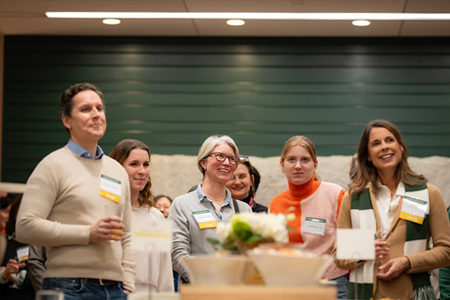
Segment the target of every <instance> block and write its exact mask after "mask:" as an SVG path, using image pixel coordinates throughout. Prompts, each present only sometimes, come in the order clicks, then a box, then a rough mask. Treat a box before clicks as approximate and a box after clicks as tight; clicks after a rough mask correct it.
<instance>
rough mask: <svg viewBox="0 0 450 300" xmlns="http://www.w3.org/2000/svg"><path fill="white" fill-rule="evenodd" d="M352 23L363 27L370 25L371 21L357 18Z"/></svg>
mask: <svg viewBox="0 0 450 300" xmlns="http://www.w3.org/2000/svg"><path fill="white" fill-rule="evenodd" d="M352 24H353V25H354V26H360V27H363V26H369V25H370V22H369V21H367V20H355V21H353V22H352Z"/></svg>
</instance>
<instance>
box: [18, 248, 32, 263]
mask: <svg viewBox="0 0 450 300" xmlns="http://www.w3.org/2000/svg"><path fill="white" fill-rule="evenodd" d="M29 253H30V246H25V247H20V248H18V249H17V251H16V254H17V259H18V260H19V262H23V261H26V260H28V255H29Z"/></svg>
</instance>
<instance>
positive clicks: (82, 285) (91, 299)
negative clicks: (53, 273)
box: [42, 278, 127, 300]
mask: <svg viewBox="0 0 450 300" xmlns="http://www.w3.org/2000/svg"><path fill="white" fill-rule="evenodd" d="M42 289H43V290H58V291H63V292H64V300H126V299H127V295H126V294H125V292H124V291H123V289H122V283H118V284H117V285H111V286H102V285H100V284H98V283H95V282H91V281H88V280H87V279H85V278H44V280H43V282H42Z"/></svg>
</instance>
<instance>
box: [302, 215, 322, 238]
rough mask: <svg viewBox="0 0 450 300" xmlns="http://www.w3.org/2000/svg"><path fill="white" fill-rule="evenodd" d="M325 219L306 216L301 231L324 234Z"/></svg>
mask: <svg viewBox="0 0 450 300" xmlns="http://www.w3.org/2000/svg"><path fill="white" fill-rule="evenodd" d="M325 225H326V220H325V219H318V218H310V217H306V219H305V222H304V224H303V232H306V233H311V234H319V235H325Z"/></svg>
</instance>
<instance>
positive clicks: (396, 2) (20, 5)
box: [0, 0, 450, 37]
mask: <svg viewBox="0 0 450 300" xmlns="http://www.w3.org/2000/svg"><path fill="white" fill-rule="evenodd" d="M46 11H111V12H112V11H114V12H115V11H132V12H388V13H450V0H377V1H375V0H306V1H299V0H77V1H76V0H69V1H66V0H0V33H1V34H3V35H96V36H109V35H114V36H290V37H292V36H317V37H356V36H366V37H376V36H384V37H400V36H401V37H407V36H428V37H431V36H436V37H439V36H440V37H442V36H450V21H373V22H372V24H371V25H370V26H369V27H355V26H353V25H352V24H351V22H350V21H261V20H250V21H247V22H246V24H245V25H244V26H242V27H230V26H228V25H226V24H225V20H130V19H128V20H122V24H120V25H117V26H107V25H103V24H102V22H101V20H96V19H86V20H81V19H48V18H47V17H45V15H44V13H45V12H46Z"/></svg>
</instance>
